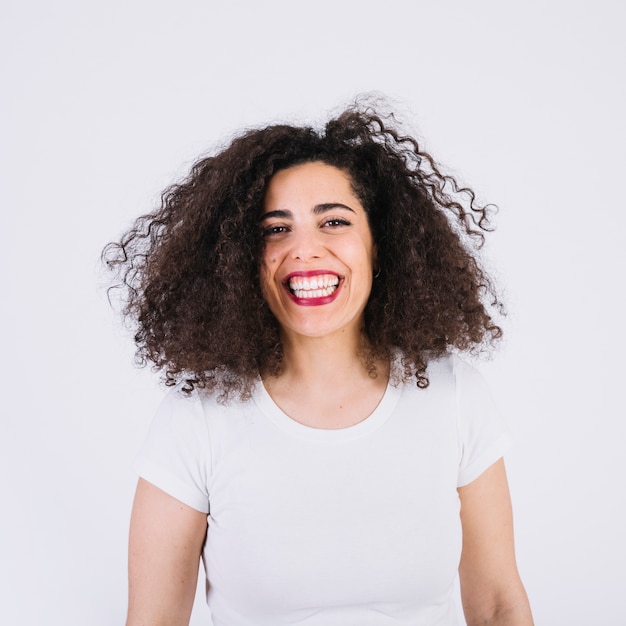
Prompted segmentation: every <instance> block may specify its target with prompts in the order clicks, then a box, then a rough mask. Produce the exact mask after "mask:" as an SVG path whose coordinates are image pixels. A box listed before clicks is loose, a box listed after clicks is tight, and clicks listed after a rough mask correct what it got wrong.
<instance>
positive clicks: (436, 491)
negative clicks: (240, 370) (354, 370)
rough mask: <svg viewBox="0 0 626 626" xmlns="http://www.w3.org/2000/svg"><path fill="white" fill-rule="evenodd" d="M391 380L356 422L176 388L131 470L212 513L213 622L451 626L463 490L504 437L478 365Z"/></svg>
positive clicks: (207, 554) (262, 395) (260, 395)
mask: <svg viewBox="0 0 626 626" xmlns="http://www.w3.org/2000/svg"><path fill="white" fill-rule="evenodd" d="M428 371H429V378H430V385H429V387H428V388H427V389H424V390H422V389H418V388H417V387H416V385H415V382H414V380H413V381H409V382H408V383H406V384H402V385H399V386H393V385H391V384H390V385H389V386H388V387H387V390H386V392H385V395H384V397H383V398H382V400H381V402H380V404H379V405H378V407H377V408H376V409H375V411H374V412H373V413H372V415H370V416H369V417H368V418H367V419H365V420H364V421H362V422H360V423H358V424H356V425H355V426H351V427H349V428H344V429H339V430H322V429H315V428H310V427H308V426H304V425H302V424H299V423H298V422H296V421H294V420H292V419H291V418H289V417H288V416H287V415H285V414H284V413H283V412H282V411H281V410H280V409H279V408H278V406H277V405H276V404H275V403H274V402H273V401H272V399H271V398H270V396H269V395H268V393H267V392H266V390H265V388H264V387H263V385H262V384H261V383H260V382H259V384H258V385H257V387H256V389H255V391H254V394H253V397H252V399H251V400H249V401H247V402H243V403H242V402H231V403H230V404H229V405H227V406H223V405H220V404H218V403H217V402H216V401H215V399H214V398H212V397H210V396H206V395H202V394H201V393H194V394H192V395H191V396H184V395H183V394H181V393H180V392H179V391H177V390H173V391H172V392H170V394H168V396H167V398H166V400H165V401H164V403H163V405H162V406H161V408H160V409H159V411H158V413H157V415H156V417H155V419H154V422H153V424H152V426H151V429H150V433H149V436H148V438H147V441H146V443H145V445H144V447H143V449H142V451H141V453H140V456H139V459H138V462H137V469H138V472H139V474H140V475H141V476H142V477H143V478H144V479H146V480H147V481H149V482H151V483H153V484H154V485H156V486H158V487H160V488H161V489H163V490H164V491H166V492H167V493H169V494H170V495H172V496H174V497H175V498H177V499H178V500H180V501H182V502H184V503H185V504H187V505H189V506H191V507H193V508H195V509H197V510H199V511H203V512H205V513H207V514H208V533H207V540H206V544H205V546H204V551H203V559H204V564H205V568H206V572H207V581H208V592H207V600H208V603H209V606H210V608H211V612H212V615H213V620H214V624H215V626H263V625H267V626H282V625H285V624H302V625H307V626H309V625H310V626H320V625H323V626H350V625H352V624H354V625H356V626H370V625H371V626H385V625H391V624H394V625H398V624H411V625H412V626H454V625H456V624H457V620H456V615H457V610H456V607H455V606H454V600H453V598H454V594H453V590H454V584H455V579H456V574H457V569H458V564H459V558H460V553H461V524H460V519H459V498H458V493H457V487H459V486H463V485H466V484H468V483H470V482H471V481H473V480H474V479H475V478H477V477H478V476H479V475H480V474H481V473H482V472H483V471H484V470H485V469H487V468H488V467H489V466H490V465H492V464H493V463H494V462H495V461H496V460H497V459H499V458H500V457H501V456H502V455H503V453H504V451H505V449H506V448H507V447H508V443H509V435H508V432H507V430H506V428H505V427H504V426H503V424H502V422H501V420H500V418H499V416H498V414H497V412H496V410H495V408H494V405H493V402H492V400H491V397H490V395H489V392H488V390H487V389H486V386H485V383H484V381H483V379H482V377H481V376H480V375H479V374H478V373H477V372H476V371H475V370H474V369H473V368H472V367H470V366H469V365H467V364H466V363H464V362H463V361H461V360H459V359H458V358H456V357H445V358H443V359H441V360H439V361H436V362H433V363H431V364H430V365H429V370H428Z"/></svg>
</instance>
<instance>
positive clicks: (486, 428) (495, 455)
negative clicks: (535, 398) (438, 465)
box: [455, 359, 512, 487]
mask: <svg viewBox="0 0 626 626" xmlns="http://www.w3.org/2000/svg"><path fill="white" fill-rule="evenodd" d="M455 378H456V389H457V392H456V397H457V416H458V417H457V419H458V432H459V444H460V455H461V461H460V465H459V475H458V485H457V486H458V487H463V486H464V485H468V484H469V483H471V482H472V481H473V480H475V479H476V478H478V477H479V476H480V475H481V474H482V473H483V472H484V471H485V470H486V469H487V468H488V467H490V466H491V465H493V464H494V463H495V462H496V461H497V460H498V459H500V458H501V457H502V456H503V455H504V453H505V452H506V451H507V450H508V448H509V447H510V446H511V441H512V439H511V434H510V432H509V430H508V428H507V427H506V425H505V423H504V421H503V420H502V417H501V415H500V413H499V411H498V409H497V407H496V405H495V402H494V400H493V397H492V395H491V392H490V390H489V388H488V386H487V383H486V381H485V379H484V378H483V377H482V376H481V374H479V373H478V371H476V370H475V369H474V368H473V367H471V366H470V365H469V364H467V363H465V362H464V361H461V360H459V359H456V360H455Z"/></svg>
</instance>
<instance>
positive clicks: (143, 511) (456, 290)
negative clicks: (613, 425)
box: [105, 106, 532, 626]
mask: <svg viewBox="0 0 626 626" xmlns="http://www.w3.org/2000/svg"><path fill="white" fill-rule="evenodd" d="M486 220H487V214H486V210H485V209H484V208H481V207H477V206H476V205H475V203H474V195H473V194H472V192H471V191H470V190H467V189H460V190H459V188H458V187H457V185H456V183H455V181H454V180H453V179H451V178H449V177H446V176H443V175H442V174H441V173H440V172H439V170H438V168H437V166H436V164H435V163H434V161H433V159H432V158H431V157H430V156H429V155H428V154H426V153H425V152H423V151H421V150H420V149H419V146H418V144H417V142H416V141H415V140H414V139H412V138H410V137H405V136H402V135H401V134H400V133H399V131H398V130H396V129H395V128H394V127H393V126H392V125H390V124H389V120H383V119H382V118H381V117H380V116H379V115H377V114H376V113H375V112H374V111H372V110H371V109H367V108H363V107H361V108H359V107H358V106H355V107H354V108H351V109H348V110H347V111H346V112H344V113H343V114H342V115H340V116H339V117H337V118H336V119H333V120H331V121H330V122H328V124H327V125H326V127H325V129H324V130H323V132H317V131H315V130H313V129H311V128H299V127H292V126H287V125H277V126H270V127H267V128H263V129H260V130H252V131H248V132H246V133H244V134H242V135H241V136H239V137H237V138H236V139H235V140H233V141H232V143H231V144H230V145H229V146H228V147H226V148H225V149H224V150H223V151H222V152H220V153H219V154H217V155H216V156H211V157H208V158H205V159H203V160H200V161H199V162H198V163H197V164H196V165H195V166H194V167H193V169H192V172H191V174H190V175H189V177H188V178H187V180H185V181H184V182H183V183H182V184H179V185H175V186H173V187H171V188H170V189H169V190H168V191H167V192H166V193H165V194H164V196H163V203H162V206H161V208H160V209H159V210H158V211H156V212H155V213H153V214H150V215H147V216H144V217H142V218H140V219H139V220H138V221H137V223H136V224H135V226H134V227H133V229H132V230H131V231H130V232H129V233H128V234H127V235H126V236H124V238H123V239H122V240H121V242H120V243H119V244H111V245H110V246H109V247H108V248H107V250H106V251H105V258H106V259H107V262H108V263H109V265H110V266H111V267H113V268H117V269H118V270H119V271H120V272H121V275H122V277H123V284H124V285H125V286H126V288H127V297H128V300H127V306H126V313H127V314H128V315H130V316H131V318H132V319H134V320H136V323H137V332H136V335H135V339H136V342H137V344H138V355H139V358H140V360H142V361H143V362H144V363H145V362H146V360H151V361H152V362H153V363H154V364H155V365H156V367H158V368H160V369H162V370H163V372H164V377H165V382H166V383H167V384H168V385H171V386H175V387H174V389H173V390H172V391H171V392H170V394H169V395H168V397H167V399H166V400H165V402H164V403H163V405H162V407H161V409H160V410H159V412H158V414H157V416H156V417H155V420H154V422H153V425H152V427H151V431H150V434H149V436H148V439H147V441H146V444H145V446H144V448H143V450H142V452H141V454H140V457H139V461H138V471H139V474H140V479H139V483H138V486H137V493H136V497H135V502H134V506H133V513H132V521H131V532H130V557H129V561H130V564H129V572H130V602H129V611H128V621H127V625H128V626H136V625H139V624H143V625H151V626H157V625H166V624H167V625H168V626H172V625H178V624H188V621H189V615H190V611H191V606H192V602H193V597H194V591H195V588H196V577H197V572H198V563H199V559H200V558H201V557H202V558H203V560H204V565H205V569H206V572H207V597H208V602H209V605H210V607H211V611H212V615H213V620H214V623H215V625H216V626H223V625H226V626H238V625H252V624H254V625H261V624H267V625H272V626H277V625H280V624H307V625H308V624H310V625H316V624H322V625H324V626H327V625H342V626H344V625H350V624H355V625H359V626H367V625H376V626H378V625H381V626H383V625H385V624H411V625H416V626H417V625H424V626H435V625H446V626H448V625H452V624H456V623H457V621H456V610H455V607H454V600H453V598H454V594H453V590H454V583H455V579H456V574H457V572H458V574H459V575H460V583H461V593H462V600H463V608H464V612H465V616H466V620H467V623H468V624H469V625H470V626H473V625H474V624H490V625H504V624H506V625H509V626H513V625H515V626H528V625H529V624H532V618H531V614H530V609H529V605H528V601H527V598H526V594H525V592H524V588H523V586H522V583H521V581H520V578H519V575H518V572H517V568H516V564H515V556H514V547H513V532H512V518H511V508H510V499H509V494H508V488H507V481H506V476H505V470H504V465H503V461H502V454H503V452H504V450H505V449H506V446H507V444H508V434H507V432H506V430H505V429H504V427H503V426H502V425H501V423H500V421H499V418H498V417H497V415H496V413H495V411H494V409H493V406H492V403H491V400H490V399H489V394H488V392H487V391H486V390H485V387H484V383H483V382H482V379H481V378H480V377H479V376H478V374H477V373H476V372H475V371H474V370H473V369H472V368H471V367H469V366H468V365H466V364H465V363H464V362H463V361H461V360H460V359H458V358H457V357H455V356H453V355H452V353H453V352H458V351H467V350H480V349H481V348H484V347H485V346H487V345H489V344H491V343H492V342H493V341H495V340H496V339H497V338H498V337H499V336H500V334H501V331H500V329H499V328H498V326H497V325H496V324H495V323H494V322H493V320H492V317H491V315H490V313H489V309H488V307H489V306H492V305H495V306H499V303H498V300H497V298H496V296H495V293H494V290H493V288H492V286H491V283H490V281H489V280H488V277H487V276H486V275H485V273H484V272H483V271H482V270H481V269H480V267H479V265H478V263H477V260H476V258H475V252H474V248H475V247H476V245H480V243H481V242H482V236H483V235H482V233H483V231H484V230H487V226H488V224H487V221H486ZM474 244H476V245H474Z"/></svg>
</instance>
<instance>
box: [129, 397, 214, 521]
mask: <svg viewBox="0 0 626 626" xmlns="http://www.w3.org/2000/svg"><path fill="white" fill-rule="evenodd" d="M210 466H211V459H210V442H209V432H208V427H207V423H206V419H205V416H204V411H203V408H202V403H201V401H200V399H199V398H198V397H197V396H195V395H191V396H187V395H185V394H183V393H181V392H180V391H179V390H178V388H174V389H173V390H171V391H170V392H169V393H168V395H167V396H166V397H165V399H164V400H163V402H162V403H161V405H160V407H159V409H158V410H157V412H156V414H155V416H154V418H153V420H152V424H151V425H150V429H149V431H148V436H147V438H146V440H145V442H144V444H143V446H142V448H141V450H140V452H139V455H138V457H137V459H136V461H135V465H134V468H135V470H136V471H137V473H138V474H139V476H141V478H144V479H145V480H147V481H148V482H149V483H152V484H153V485H155V486H157V487H158V488H159V489H162V490H163V491H165V492H166V493H168V494H169V495H171V496H173V497H174V498H176V499H177V500H180V501H181V502H183V503H184V504H187V505H188V506H190V507H192V508H194V509H196V510H198V511H202V512H203V513H208V512H209V494H208V489H207V484H208V479H209V468H210Z"/></svg>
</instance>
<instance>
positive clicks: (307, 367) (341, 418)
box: [264, 337, 389, 428]
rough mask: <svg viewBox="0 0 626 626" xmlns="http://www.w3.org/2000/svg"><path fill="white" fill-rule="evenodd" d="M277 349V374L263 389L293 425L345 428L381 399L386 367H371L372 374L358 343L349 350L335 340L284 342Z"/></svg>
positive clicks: (374, 406) (366, 415)
mask: <svg viewBox="0 0 626 626" xmlns="http://www.w3.org/2000/svg"><path fill="white" fill-rule="evenodd" d="M283 350H284V359H283V368H282V372H281V374H280V375H279V376H277V377H270V378H266V379H265V380H264V384H265V387H266V389H267V391H268V393H269V394H270V396H271V397H272V399H273V400H274V402H276V404H277V405H278V406H279V407H280V408H281V409H282V410H283V411H284V412H285V413H286V414H287V415H289V416H290V417H292V418H293V419H295V420H296V421H298V422H301V423H303V424H306V425H307V426H312V427H314V428H345V427H348V426H351V425H353V424H356V423H358V422H360V421H362V420H363V419H365V418H366V417H368V416H369V415H370V414H371V413H372V411H373V410H374V409H375V408H376V406H377V405H378V403H379V402H380V399H381V398H382V396H383V395H384V392H385V389H386V387H387V381H388V376H389V368H388V364H386V363H383V362H375V363H372V364H371V365H373V366H374V368H375V369H374V370H372V367H371V365H369V366H368V363H367V362H366V360H365V357H364V350H363V344H362V340H361V339H360V338H356V340H355V341H352V342H350V345H348V342H347V341H337V338H335V339H333V338H326V337H325V338H321V339H317V338H308V337H306V338H297V339H295V340H290V339H289V338H286V339H285V340H284V341H283ZM373 373H374V375H372V374H373Z"/></svg>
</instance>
